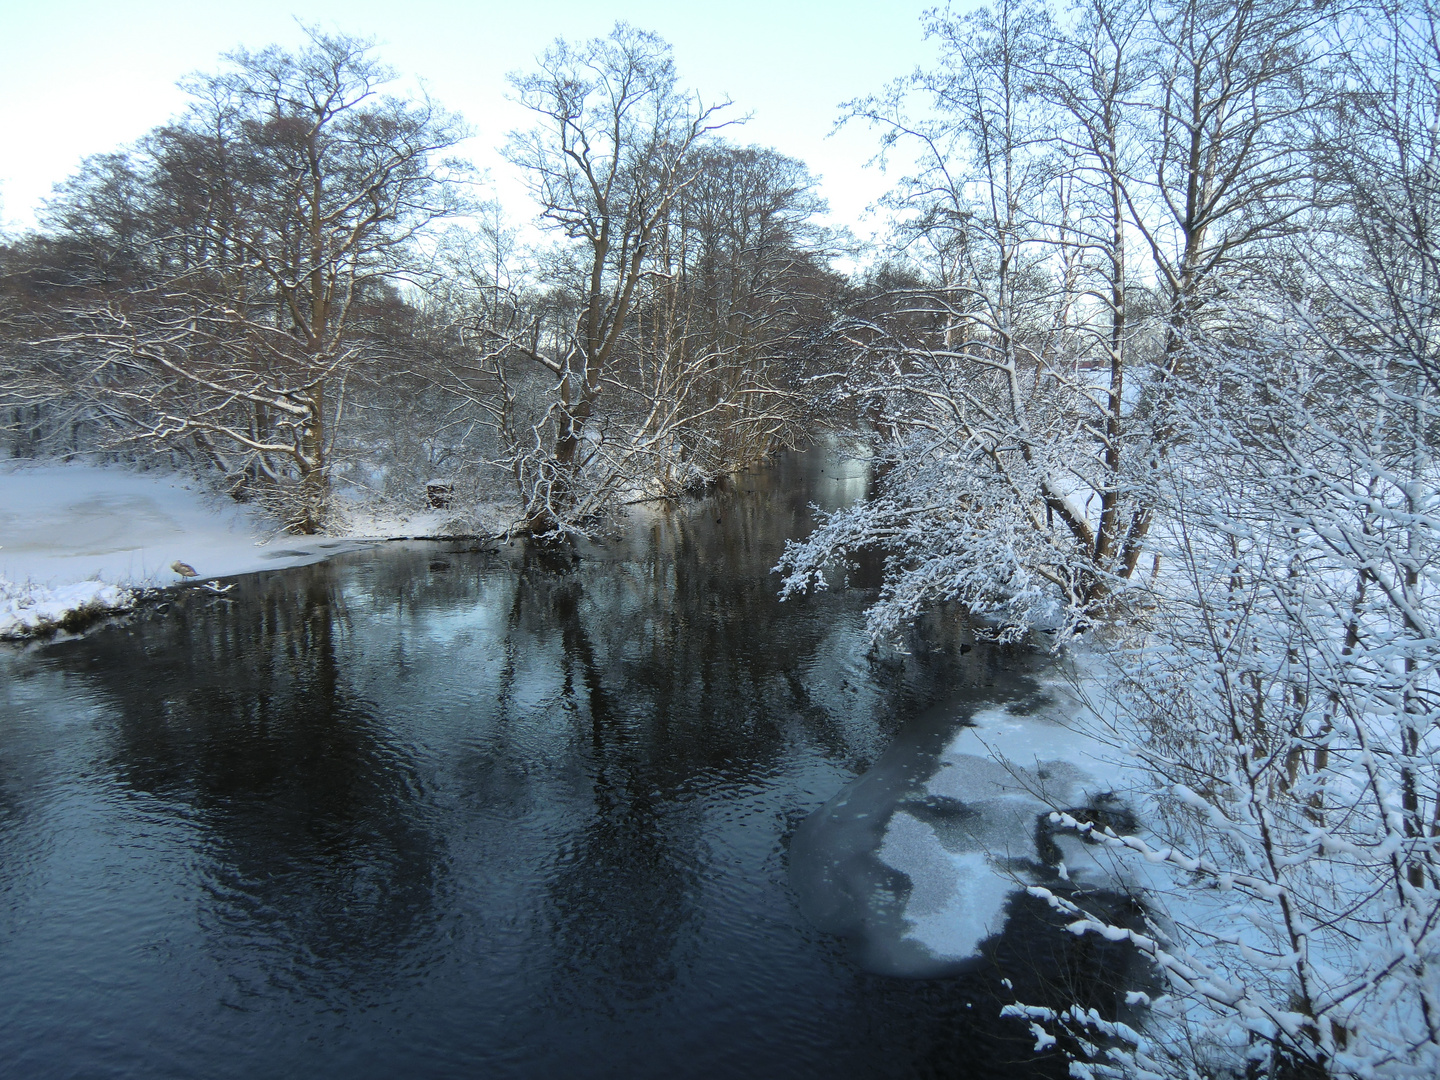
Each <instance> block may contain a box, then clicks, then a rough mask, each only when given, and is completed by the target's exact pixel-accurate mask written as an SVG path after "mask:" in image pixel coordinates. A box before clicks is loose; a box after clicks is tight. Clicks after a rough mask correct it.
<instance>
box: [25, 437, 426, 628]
mask: <svg viewBox="0 0 1440 1080" xmlns="http://www.w3.org/2000/svg"><path fill="white" fill-rule="evenodd" d="M450 516H451V515H450V514H448V513H447V512H446V511H443V510H435V511H427V512H423V513H416V514H408V515H402V514H388V515H387V514H383V513H377V512H374V511H373V510H369V509H367V508H364V507H356V508H354V509H353V510H352V512H351V513H350V514H349V518H350V521H349V527H348V528H347V529H345V530H344V531H343V532H340V533H338V534H337V535H330V536H307V537H301V536H291V535H287V534H284V533H281V532H279V531H278V530H277V529H276V527H275V525H274V523H273V522H270V521H267V520H265V519H264V518H262V517H260V516H259V515H258V514H256V513H255V512H254V511H253V510H251V509H249V508H247V507H244V506H240V505H237V504H235V503H233V502H230V501H228V500H225V499H223V498H220V497H217V496H216V495H214V494H213V493H211V492H209V491H207V490H205V489H204V487H203V486H202V485H200V484H198V483H196V482H195V481H193V480H190V479H187V478H186V477H184V476H181V475H179V474H176V473H170V472H134V471H131V470H128V469H124V468H120V467H100V466H93V465H80V464H64V465H55V464H42V465H34V466H22V467H19V468H16V467H13V466H12V467H5V468H0V639H10V640H18V639H23V638H28V637H34V636H37V635H41V634H46V633H50V632H53V631H54V630H56V629H72V628H78V627H79V626H81V625H82V624H84V623H86V622H89V621H92V620H93V619H95V618H98V617H101V616H104V615H106V614H114V613H119V612H123V611H126V610H128V609H130V608H132V607H133V606H134V605H135V604H136V603H137V602H139V600H140V599H141V597H143V596H144V595H145V594H146V593H147V592H151V591H153V590H156V589H164V588H169V587H171V586H175V585H178V584H181V583H182V582H184V581H185V580H187V579H192V578H193V579H194V580H197V581H200V582H206V581H212V580H218V579H221V578H226V577H234V576H236V575H238V574H249V573H255V572H258V571H262V570H279V569H284V568H286V567H292V566H302V565H305V564H307V563H313V562H319V561H321V560H324V559H328V558H330V557H332V556H335V555H341V554H345V553H346V552H350V551H358V550H361V549H363V548H365V547H368V546H370V545H372V544H375V543H378V542H382V541H385V540H392V539H397V538H402V537H403V538H406V539H420V538H424V537H432V536H437V535H440V534H442V533H444V532H446V528H445V526H446V523H447V521H448V520H449V519H450ZM177 565H179V566H184V567H186V568H188V569H191V570H193V571H194V574H193V575H192V574H182V573H181V572H179V571H178V570H177V569H175V567H176V566H177Z"/></svg>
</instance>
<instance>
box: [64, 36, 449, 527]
mask: <svg viewBox="0 0 1440 1080" xmlns="http://www.w3.org/2000/svg"><path fill="white" fill-rule="evenodd" d="M307 33H308V36H309V39H310V40H309V44H308V45H307V46H306V47H305V48H304V49H303V50H301V51H300V52H298V53H289V52H286V51H283V50H280V49H278V48H271V49H267V50H265V51H263V52H259V53H250V52H244V51H241V52H237V53H233V54H231V55H230V56H229V57H228V60H229V62H230V68H229V70H227V71H225V72H224V73H222V74H219V75H213V76H196V77H194V78H192V79H190V80H189V81H188V82H187V83H186V84H185V85H186V89H187V90H188V91H189V92H190V94H191V97H192V99H193V104H192V106H191V108H190V110H189V112H187V113H186V115H185V116H184V117H183V118H182V119H181V120H180V121H178V122H176V123H174V124H172V125H169V126H166V127H163V128H160V129H157V130H156V131H155V132H154V133H152V134H151V135H150V136H149V137H148V138H147V139H146V140H144V141H143V142H142V144H141V145H140V146H139V147H137V148H136V150H135V151H133V152H131V153H129V154H128V155H121V156H117V157H114V158H110V159H101V160H99V161H97V162H95V163H92V165H90V166H88V167H87V169H86V170H85V171H83V172H82V173H81V174H80V175H79V176H77V177H76V178H75V179H74V180H72V181H71V182H70V183H68V184H67V185H65V186H64V187H62V189H61V190H60V192H59V195H58V197H57V199H56V200H55V201H54V202H53V203H52V205H51V206H50V208H49V210H48V213H47V218H46V223H47V225H48V226H49V227H50V228H51V229H52V231H54V232H55V233H57V234H59V235H62V236H64V237H66V238H68V240H69V242H71V243H80V244H88V245H89V246H90V247H91V248H92V249H94V250H95V251H96V252H97V254H96V256H95V259H94V260H93V261H94V271H93V272H92V273H90V274H88V275H86V276H85V277H84V279H83V280H78V281H76V282H75V283H74V287H73V288H71V289H69V290H68V291H67V292H66V294H65V295H64V298H63V299H62V300H60V301H59V302H58V303H57V304H56V305H55V306H54V307H53V308H52V310H51V312H50V317H49V324H50V326H51V333H50V335H49V336H48V338H47V339H46V345H47V346H48V349H49V354H50V356H51V357H52V361H53V362H52V370H51V372H50V374H51V375H52V376H53V378H54V379H55V380H56V382H57V384H59V385H61V386H63V387H66V388H67V389H73V388H77V387H78V388H79V389H80V390H81V392H82V393H84V394H87V395H88V396H89V397H90V398H91V399H92V400H93V401H94V402H95V407H96V408H97V409H99V410H101V411H102V412H103V413H104V415H105V416H106V417H107V418H108V419H109V420H111V421H113V422H114V424H116V425H117V426H119V427H120V428H121V429H122V434H123V436H124V437H125V438H128V439H130V440H138V441H141V442H150V443H154V444H159V445H160V446H162V447H164V446H184V447H185V448H187V449H188V450H190V451H192V452H199V453H201V454H203V455H205V456H206V457H208V458H209V459H210V460H211V461H212V462H213V463H214V464H215V465H217V466H218V467H219V468H221V469H222V470H223V471H224V472H225V474H226V475H227V476H228V477H230V479H231V483H232V485H233V486H234V489H235V490H237V491H239V490H241V489H243V488H246V487H250V486H257V487H258V488H259V493H260V494H261V495H262V496H265V497H267V498H273V499H275V500H276V502H277V506H278V508H279V509H280V510H281V512H282V513H283V515H284V519H285V521H286V524H287V525H288V526H289V527H291V528H293V529H295V530H298V531H301V532H313V531H315V530H316V529H318V528H320V526H321V525H322V523H323V521H324V518H325V514H326V504H327V499H328V494H329V471H330V457H329V455H330V452H331V449H332V447H333V445H334V438H335V429H336V426H337V424H338V422H339V420H340V418H341V417H342V415H343V412H344V394H345V385H346V380H347V377H348V376H349V374H350V373H351V372H352V371H354V370H355V369H356V367H357V366H358V365H361V364H363V363H364V362H365V361H366V359H367V349H366V339H365V335H364V333H362V332H361V324H362V322H363V320H361V319H360V318H358V312H359V310H360V308H361V307H362V306H363V300H364V298H365V297H367V296H378V295H379V293H380V292H381V291H382V286H383V285H384V284H385V283H387V282H391V281H394V280H397V279H403V278H404V277H405V275H406V274H407V273H411V272H414V271H416V270H418V268H419V267H420V265H421V263H420V260H419V255H418V252H417V249H416V247H415V245H414V243H413V240H414V238H415V236H416V234H417V233H418V232H419V231H420V230H422V229H423V228H424V227H425V226H427V225H429V224H430V223H431V222H433V221H435V220H436V219H437V218H441V217H445V216H447V215H451V214H454V213H456V212H457V211H458V210H460V209H461V208H462V206H463V205H464V203H463V200H462V198H461V197H460V192H459V188H458V186H457V182H458V181H459V180H461V179H462V178H463V175H464V167H463V166H462V165H460V164H458V163H456V162H454V161H450V160H442V159H441V157H440V155H443V154H444V152H445V151H447V150H448V149H450V148H452V147H453V146H454V145H455V144H456V143H457V142H459V141H460V139H462V138H463V137H464V136H465V134H466V132H465V129H464V127H463V125H461V124H460V122H459V121H458V120H456V119H455V118H454V117H452V116H450V115H449V114H447V113H445V112H444V111H443V110H441V109H439V108H438V107H437V106H435V105H434V104H433V103H432V102H430V101H428V100H421V101H419V102H413V101H404V100H401V99H398V98H393V97H382V96H380V93H379V89H380V87H382V86H383V85H384V84H385V83H386V82H388V81H390V80H391V79H392V78H393V74H392V73H391V72H390V70H389V69H388V68H386V67H384V66H383V65H381V64H380V63H379V62H378V61H377V60H376V59H375V58H374V56H373V49H372V46H371V45H370V43H369V42H367V41H363V40H360V39H357V38H353V37H346V36H333V35H327V34H324V33H321V32H319V31H316V30H310V31H308V32H307ZM117 268H119V269H117ZM121 270H123V273H121V272H120V271H121Z"/></svg>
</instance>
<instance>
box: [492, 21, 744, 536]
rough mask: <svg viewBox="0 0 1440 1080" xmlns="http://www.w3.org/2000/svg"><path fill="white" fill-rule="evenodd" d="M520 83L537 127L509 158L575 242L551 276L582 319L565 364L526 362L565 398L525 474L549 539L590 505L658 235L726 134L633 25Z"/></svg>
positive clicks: (544, 65) (542, 358)
mask: <svg viewBox="0 0 1440 1080" xmlns="http://www.w3.org/2000/svg"><path fill="white" fill-rule="evenodd" d="M511 82H512V85H513V86H514V88H515V91H516V94H517V96H518V98H519V100H520V102H521V103H522V104H523V105H524V106H525V107H526V108H528V109H530V110H531V111H532V112H534V113H535V114H536V115H537V117H538V118H539V121H540V122H539V124H538V125H537V126H536V127H535V128H533V129H531V130H530V131H527V132H521V133H517V134H516V135H515V136H514V137H513V138H512V140H511V144H510V147H509V152H508V153H509V157H510V160H511V161H513V162H514V163H515V164H517V165H518V166H520V167H521V168H522V169H524V170H525V171H526V173H527V175H528V176H529V178H530V183H531V189H532V191H533V193H534V196H535V198H536V201H537V202H538V203H539V205H540V206H541V217H542V219H543V220H544V221H546V222H547V223H549V224H550V225H551V226H552V227H553V228H554V229H556V230H557V231H558V232H559V233H560V234H561V236H562V237H563V238H564V239H566V240H568V241H571V244H570V245H569V246H567V247H565V248H563V249H562V250H561V251H559V252H557V253H556V260H557V266H556V267H555V272H556V274H557V275H558V276H559V277H561V278H562V279H564V281H565V284H566V286H567V287H568V288H569V289H570V290H572V292H573V296H574V300H575V305H576V309H577V310H576V315H575V319H574V324H573V328H572V329H571V330H570V331H569V333H568V334H567V335H566V337H567V340H566V341H565V342H564V343H563V346H562V349H561V351H560V352H559V354H558V355H551V354H548V353H546V352H544V351H542V350H539V349H534V348H531V349H529V350H528V352H529V355H530V358H531V359H532V360H533V361H535V362H536V363H539V364H541V365H542V366H543V367H545V368H547V369H548V370H549V371H550V372H551V373H552V374H553V376H554V377H555V378H556V380H557V390H558V400H557V401H556V402H555V406H554V408H553V409H552V410H551V412H550V416H549V420H548V423H549V425H550V427H551V428H552V429H553V430H552V434H551V437H550V443H549V445H548V446H540V447H536V448H533V449H532V450H531V451H530V452H529V453H528V454H527V455H526V457H525V459H524V460H523V461H521V462H520V465H519V471H520V473H521V474H522V484H523V486H524V487H525V489H526V497H527V500H528V503H529V505H528V507H527V518H528V519H529V522H530V525H531V527H532V528H533V529H535V530H536V531H539V532H545V531H549V530H551V529H553V528H555V527H556V526H558V525H560V524H561V523H563V522H565V521H568V520H570V519H571V518H573V517H574V516H575V513H574V507H575V506H576V504H577V500H579V501H580V502H584V501H585V500H584V499H583V497H582V496H581V495H580V493H579V492H578V490H577V488H576V480H577V476H576V474H577V472H578V471H579V470H580V469H582V468H583V466H584V465H585V463H586V461H587V459H588V455H589V451H587V450H585V449H583V447H584V446H586V445H587V444H589V445H593V443H594V441H595V436H596V435H597V434H598V431H597V429H596V427H595V424H596V421H597V416H596V408H597V403H598V401H599V398H600V395H601V393H602V390H603V388H604V380H605V378H606V376H607V375H609V374H610V373H611V370H612V368H613V367H614V365H615V363H616V360H617V350H618V349H619V348H620V343H621V339H622V336H623V334H624V332H625V330H626V326H627V320H628V319H629V317H630V315H631V312H632V307H633V305H634V303H635V300H636V296H637V292H638V290H639V289H640V285H641V282H642V280H643V279H644V276H645V274H646V272H647V270H648V264H647V260H648V259H649V257H650V256H651V254H652V250H651V249H652V245H653V243H654V241H655V238H656V235H657V233H658V232H659V230H660V229H661V228H662V227H663V225H664V223H665V221H666V219H667V218H668V216H669V214H670V212H671V209H672V207H673V204H674V202H675V199H676V197H677V196H678V195H679V193H680V192H681V190H682V189H683V188H684V187H685V186H686V184H688V183H689V182H690V180H691V179H692V178H693V176H694V170H693V166H692V165H691V164H690V161H691V150H692V148H693V147H695V145H696V144H697V142H699V141H700V140H701V139H703V138H704V137H705V136H706V135H707V134H708V133H709V132H711V131H713V130H715V129H716V128H717V127H719V126H721V121H720V120H719V118H718V114H719V112H720V111H721V110H722V109H723V108H724V107H725V106H724V104H723V103H722V104H718V105H708V106H707V105H705V104H704V103H703V102H702V101H701V100H700V99H699V98H698V97H695V96H691V95H689V94H686V93H683V92H681V91H680V90H679V88H678V85H677V77H676V73H675V64H674V59H673V57H672V56H671V52H670V47H669V46H668V45H666V44H665V43H664V42H663V41H661V40H660V39H659V38H658V37H656V36H655V35H654V34H650V33H646V32H644V31H640V30H636V29H634V28H632V27H630V26H628V25H626V24H624V23H619V24H617V25H616V27H615V28H614V30H612V31H611V33H610V34H609V36H608V37H605V38H597V39H594V40H592V41H589V42H586V43H584V44H581V45H571V44H570V43H568V42H565V41H563V40H560V41H557V42H556V43H555V44H554V45H553V46H552V47H551V48H550V49H549V50H548V51H547V52H546V54H545V55H544V57H543V58H542V59H541V61H540V70H539V71H538V72H536V73H534V74H529V75H515V76H513V77H512V80H511Z"/></svg>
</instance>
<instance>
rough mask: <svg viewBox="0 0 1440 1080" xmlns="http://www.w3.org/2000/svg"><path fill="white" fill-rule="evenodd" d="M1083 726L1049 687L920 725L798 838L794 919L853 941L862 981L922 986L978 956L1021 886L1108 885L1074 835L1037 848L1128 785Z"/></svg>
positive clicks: (1063, 686) (1077, 710) (1101, 864)
mask: <svg viewBox="0 0 1440 1080" xmlns="http://www.w3.org/2000/svg"><path fill="white" fill-rule="evenodd" d="M1092 719H1093V717H1091V715H1090V714H1089V712H1088V710H1087V709H1086V708H1085V707H1084V705H1083V704H1082V703H1081V702H1080V701H1079V700H1078V699H1077V698H1076V696H1075V695H1074V693H1073V692H1072V690H1071V688H1070V685H1069V683H1068V682H1067V680H1066V679H1065V678H1063V677H1059V676H1057V677H1055V678H1054V679H1052V680H1050V681H1048V682H1047V684H1046V686H1045V689H1044V693H1043V694H1042V695H1041V696H1040V697H1039V698H1038V699H1031V700H1029V701H1027V702H1026V703H1025V704H1024V705H1019V704H1017V705H1015V706H1012V707H1009V708H987V709H983V710H982V711H977V712H975V713H973V714H971V715H968V716H961V715H957V714H956V713H955V712H954V711H950V712H948V713H947V714H946V715H943V716H939V717H919V718H916V720H914V721H912V722H911V723H910V724H909V725H907V727H906V728H905V729H902V730H901V731H900V732H899V733H897V735H896V739H895V742H894V743H893V744H892V745H891V747H890V748H889V749H888V750H887V751H886V752H885V753H884V754H882V755H881V757H880V758H879V759H878V760H877V761H876V762H875V764H874V766H873V767H872V768H871V769H870V770H869V771H868V772H866V773H865V774H864V775H863V776H861V777H859V778H857V779H856V780H855V781H853V782H852V783H850V784H848V785H847V786H846V787H845V788H844V789H842V790H841V791H840V792H839V793H837V794H836V795H835V797H834V798H832V799H831V800H830V801H829V802H827V803H826V804H825V805H824V806H822V807H821V808H820V809H819V810H817V811H816V812H815V813H814V814H812V815H811V816H810V817H809V818H808V819H806V821H804V822H803V823H801V825H800V826H799V828H798V829H797V830H796V833H795V836H794V838H793V839H792V842H791V846H790V880H791V883H792V885H793V886H794V887H795V890H796V894H797V896H798V898H799V901H800V905H801V909H802V910H803V911H804V912H805V914H806V916H807V917H808V918H810V920H811V921H812V922H814V923H815V925H817V926H818V927H820V928H821V929H823V930H826V931H828V932H830V933H834V934H837V935H840V936H844V937H847V938H849V939H851V941H852V942H854V943H855V945H856V949H857V954H858V957H859V959H860V960H861V962H862V963H863V964H864V965H865V966H866V967H867V968H869V969H870V970H872V971H875V972H879V973H881V974H887V975H901V976H911V977H931V976H936V975H942V974H945V973H947V972H950V971H954V970H956V969H958V968H960V967H963V966H965V965H966V964H968V963H970V962H971V961H972V960H973V959H974V958H975V957H977V956H978V955H979V953H980V951H981V948H982V946H983V944H984V943H985V941H986V940H987V939H989V938H992V937H994V936H995V935H997V934H1000V933H1001V932H1002V931H1003V930H1004V929H1005V925H1006V921H1007V912H1008V909H1009V905H1010V900H1011V898H1012V897H1013V896H1014V895H1015V894H1016V893H1017V892H1020V891H1022V890H1024V889H1026V888H1028V887H1029V886H1031V885H1034V884H1037V883H1038V882H1040V881H1042V880H1045V881H1049V882H1052V883H1053V881H1054V880H1055V877H1056V875H1057V873H1058V874H1059V876H1060V877H1062V878H1066V879H1068V880H1070V881H1072V882H1084V883H1085V884H1091V883H1093V884H1095V885H1100V886H1104V885H1114V884H1118V883H1119V882H1117V879H1116V875H1115V869H1114V863H1113V860H1110V859H1106V858H1104V857H1103V855H1102V853H1100V852H1099V851H1098V850H1092V849H1093V847H1094V846H1093V845H1087V844H1085V843H1084V842H1083V841H1081V840H1079V839H1077V838H1075V837H1073V836H1069V835H1064V834H1055V833H1053V832H1051V831H1050V830H1045V835H1046V837H1047V839H1048V843H1047V845H1046V846H1047V848H1048V850H1047V851H1043V852H1042V851H1041V850H1040V849H1039V847H1040V839H1039V838H1040V834H1041V831H1042V822H1044V821H1048V817H1049V815H1050V813H1051V812H1052V811H1053V810H1055V809H1057V808H1080V807H1083V806H1087V805H1091V804H1096V805H1098V804H1099V803H1102V802H1105V801H1106V800H1105V799H1104V796H1107V795H1109V794H1111V793H1112V792H1114V791H1116V790H1117V787H1118V786H1119V785H1120V784H1121V783H1122V781H1123V782H1125V783H1126V784H1127V786H1128V784H1129V783H1130V782H1131V781H1133V779H1134V777H1133V774H1130V773H1129V771H1128V763H1127V762H1125V761H1123V760H1119V761H1117V760H1116V759H1119V758H1122V757H1123V755H1121V754H1120V753H1119V752H1117V750H1116V749H1115V748H1114V747H1113V746H1111V745H1109V744H1108V743H1104V742H1101V741H1099V740H1098V739H1096V738H1094V737H1092V736H1091V735H1090V734H1087V730H1088V729H1090V728H1091V727H1092V725H1091V723H1090V721H1091V720H1092ZM957 723H958V724H960V725H962V726H958V727H957V726H956V725H957ZM937 729H938V730H940V731H941V735H940V738H939V740H938V741H936V742H929V741H928V738H927V732H928V731H935V730H937ZM927 745H928V746H930V747H931V749H928V750H927V749H926V748H925V747H926V746H927ZM937 747H938V752H937V749H935V748H937ZM1057 852H1058V853H1059V865H1056V861H1057V860H1056V853H1057ZM1097 855H1101V857H1100V858H1098V859H1097V858H1096V856H1097ZM897 879H898V882H897Z"/></svg>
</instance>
